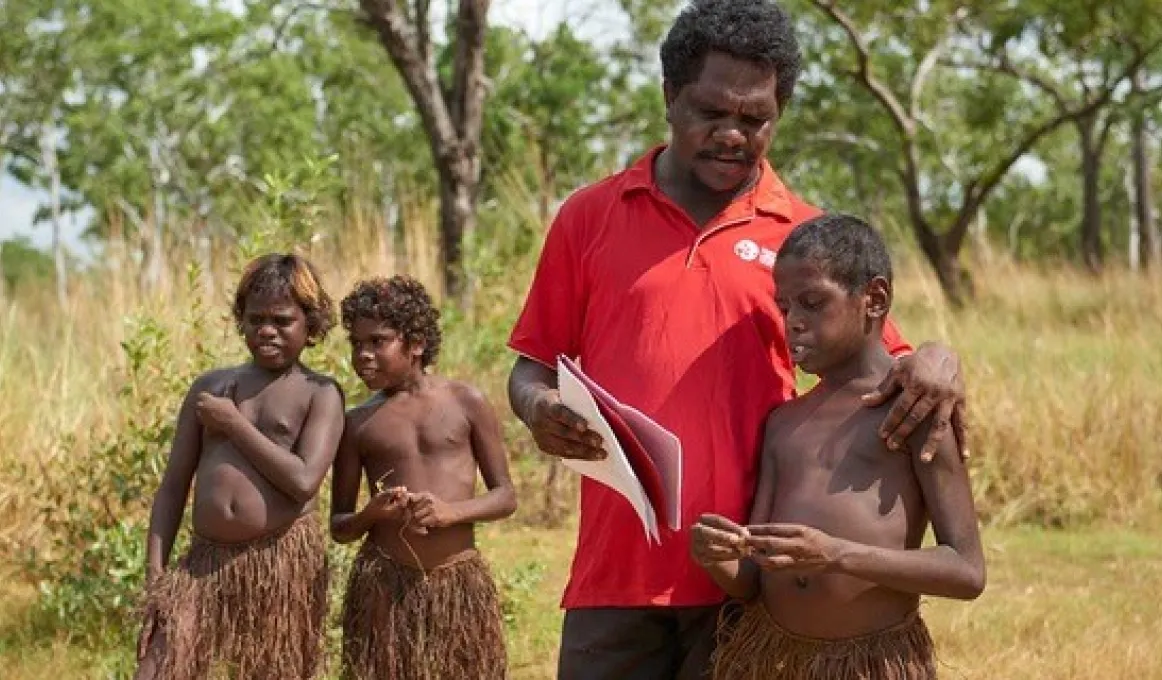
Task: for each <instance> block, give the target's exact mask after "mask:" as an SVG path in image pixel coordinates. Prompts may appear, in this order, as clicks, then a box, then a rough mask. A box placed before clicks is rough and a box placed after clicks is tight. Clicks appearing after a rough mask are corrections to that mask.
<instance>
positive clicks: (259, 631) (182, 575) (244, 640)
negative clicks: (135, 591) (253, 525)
mask: <svg viewBox="0 0 1162 680" xmlns="http://www.w3.org/2000/svg"><path fill="white" fill-rule="evenodd" d="M326 545H327V544H326V535H325V534H324V533H323V530H322V527H320V526H319V520H318V518H317V517H316V516H315V515H314V514H308V515H304V516H302V517H300V518H299V519H297V520H296V521H295V522H294V523H293V524H291V525H290V526H288V527H286V528H285V529H281V530H279V531H277V532H275V533H274V534H271V535H269V536H264V537H262V538H259V539H255V540H253V541H248V542H245V543H226V544H223V543H214V542H212V541H208V540H206V539H204V538H201V537H198V536H195V537H194V539H193V542H192V544H191V546H190V550H189V552H188V553H187V554H186V555H185V557H183V558H182V559H181V560H180V561H179V563H178V565H177V566H176V567H175V568H172V569H169V570H167V571H166V573H165V574H164V575H163V576H162V577H161V578H159V579H157V582H156V583H155V584H154V585H153V587H152V588H150V590H149V592H148V593H147V602H146V607H147V608H153V610H154V611H157V612H158V621H159V624H158V625H159V630H158V633H159V634H160V635H162V636H163V640H164V644H163V645H162V648H161V654H160V658H159V659H158V662H159V663H158V668H159V673H158V676H159V677H162V678H166V679H167V680H202V679H204V678H212V677H234V678H240V679H242V678H245V679H247V680H250V679H263V678H270V679H271V680H273V679H275V678H278V679H280V680H282V679H286V680H298V679H300V678H301V679H304V680H305V679H307V678H313V677H315V675H316V674H317V673H318V672H319V670H320V668H319V667H320V665H321V661H322V657H323V648H322V641H323V629H324V617H325V616H326V612H327V578H328V574H327V559H326Z"/></svg>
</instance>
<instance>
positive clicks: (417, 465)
mask: <svg viewBox="0 0 1162 680" xmlns="http://www.w3.org/2000/svg"><path fill="white" fill-rule="evenodd" d="M460 389H464V386H462V385H460V384H458V383H456V382H454V381H450V380H446V379H444V378H440V377H435V376H430V377H425V378H424V386H423V387H422V388H421V389H419V390H416V391H415V392H401V393H398V394H395V395H393V396H391V397H389V398H387V399H384V398H382V397H376V398H374V399H372V400H371V401H369V402H368V403H367V404H364V405H363V406H361V407H360V410H361V411H365V412H366V413H360V414H359V420H358V421H356V422H354V423H352V425H353V426H354V427H357V428H359V429H358V430H357V433H356V445H357V447H358V450H359V458H360V461H361V463H362V465H363V472H364V474H365V476H366V479H367V483H368V485H369V486H370V487H371V488H373V489H374V486H375V484H376V482H377V481H378V482H381V485H382V487H383V488H385V489H386V488H390V487H398V486H403V487H407V490H408V492H409V493H421V492H425V491H426V492H430V493H432V494H433V495H434V496H435V497H436V498H439V499H440V500H442V501H444V502H448V503H453V502H457V501H463V500H468V499H471V498H472V497H473V495H474V494H475V489H476V470H477V464H476V457H475V455H474V453H473V445H472V424H471V422H469V420H468V416H467V413H466V412H465V409H464V406H463V403H462V402H461V400H460V397H459V395H458V390H460ZM369 540H372V541H374V542H375V543H376V545H378V546H379V547H380V548H382V549H383V550H384V551H385V552H387V554H388V555H390V556H391V557H392V558H393V559H396V560H398V561H400V562H402V563H405V564H412V565H415V562H416V558H417V557H418V558H419V560H420V562H421V563H422V564H423V566H424V568H431V567H435V566H438V565H440V564H444V563H446V562H448V561H451V560H454V559H455V558H457V557H459V556H461V555H463V554H464V553H465V552H467V551H470V550H473V549H474V548H475V545H476V542H475V535H474V531H473V526H472V524H470V523H463V524H455V525H452V526H449V527H444V528H441V529H428V533H427V534H426V535H423V534H418V533H416V532H414V531H413V530H412V529H411V528H410V527H404V526H403V523H402V522H381V523H378V524H376V525H375V526H374V527H373V528H372V529H371V531H370V532H369ZM413 551H414V553H415V554H414V555H413Z"/></svg>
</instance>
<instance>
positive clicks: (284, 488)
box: [136, 254, 343, 680]
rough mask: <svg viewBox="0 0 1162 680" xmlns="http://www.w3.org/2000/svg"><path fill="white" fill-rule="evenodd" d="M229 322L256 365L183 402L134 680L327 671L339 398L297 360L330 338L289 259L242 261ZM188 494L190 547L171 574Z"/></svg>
mask: <svg viewBox="0 0 1162 680" xmlns="http://www.w3.org/2000/svg"><path fill="white" fill-rule="evenodd" d="M233 312H234V320H235V322H236V324H237V326H238V330H239V332H240V333H241V334H242V336H243V337H244V338H245V341H246V346H247V348H248V349H249V350H250V354H251V360H250V361H248V362H246V363H244V364H242V365H240V366H234V367H231V368H221V369H216V370H212V371H209V372H208V373H205V374H204V375H202V376H200V377H198V378H197V379H196V380H195V381H194V383H193V385H192V386H191V387H190V389H189V393H188V394H187V395H186V397H185V401H184V402H183V403H182V406H181V410H180V411H179V413H178V417H177V430H176V433H175V435H174V441H173V446H172V449H171V451H170V457H169V462H168V464H167V465H166V469H165V474H164V476H163V477H162V480H161V486H160V488H159V489H158V491H157V495H156V496H155V498H154V501H153V511H152V514H151V516H150V521H149V536H148V543H147V564H146V569H147V591H146V606H145V622H144V625H143V627H142V631H141V636H140V638H139V641H138V651H137V654H138V662H139V664H138V669H137V676H136V677H137V678H165V679H166V680H186V679H189V680H194V679H195V678H198V679H200V678H206V677H211V676H216V674H219V673H223V674H227V675H230V676H233V677H240V678H271V679H273V678H280V679H281V678H295V679H299V678H311V677H314V676H315V674H316V673H317V672H318V670H319V668H318V667H319V662H320V660H321V658H322V646H321V643H322V634H323V626H324V616H325V614H326V594H327V565H326V557H325V555H326V535H325V534H324V532H323V529H322V526H321V524H320V522H319V521H318V518H317V516H316V514H315V511H316V508H317V505H318V503H317V496H318V492H319V487H320V486H321V485H322V482H323V477H324V476H325V475H326V474H327V470H328V469H329V468H330V466H331V463H332V461H333V460H334V458H335V453H336V450H337V448H338V445H339V440H340V437H341V436H342V432H343V394H342V392H341V391H340V390H339V387H338V385H336V383H335V382H334V381H333V380H331V379H330V378H328V377H325V376H323V375H320V374H318V373H315V372H314V371H311V370H310V369H308V368H307V367H306V366H304V365H303V364H302V363H300V361H299V355H300V354H301V353H302V351H303V349H304V348H306V347H307V346H310V345H314V344H315V343H317V342H318V341H320V340H322V339H323V337H324V336H325V335H326V334H327V332H328V331H329V330H330V329H331V328H332V327H333V326H334V324H335V320H334V309H333V303H332V301H331V298H330V297H329V296H328V295H327V293H326V291H325V290H323V287H322V285H321V283H320V280H319V276H318V274H317V272H316V271H315V269H314V267H313V266H312V265H311V263H310V262H308V261H307V260H306V259H304V258H302V257H299V256H297V255H282V254H271V255H266V256H263V257H260V258H258V259H256V260H254V261H253V262H251V263H250V264H249V265H248V266H247V267H246V269H245V271H244V272H243V274H242V280H241V282H240V283H239V285H238V290H237V292H236V294H235V298H234V305H233ZM195 480H196V484H195V485H194V500H193V533H194V536H193V541H192V544H191V546H190V549H189V552H188V553H187V554H186V555H185V556H184V557H182V558H181V560H180V561H179V562H178V563H177V565H176V566H174V567H173V568H168V569H167V566H166V565H167V563H168V562H169V557H170V552H171V550H172V549H173V544H174V538H175V536H176V534H177V530H178V526H179V524H180V523H181V520H182V515H183V512H184V508H185V505H186V500H187V497H188V496H189V491H190V484H191V483H192V482H194V481H195Z"/></svg>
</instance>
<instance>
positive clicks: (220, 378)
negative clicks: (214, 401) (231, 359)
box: [190, 364, 246, 393]
mask: <svg viewBox="0 0 1162 680" xmlns="http://www.w3.org/2000/svg"><path fill="white" fill-rule="evenodd" d="M245 369H246V364H238V365H237V366H219V367H218V368H211V369H209V370H208V371H205V372H204V373H201V374H199V375H198V376H197V377H196V378H194V381H193V382H192V383H190V392H214V393H217V392H218V391H221V390H223V389H225V388H226V386H227V385H229V384H230V383H231V382H233V381H235V380H237V379H238V378H239V376H241V375H242V373H243V371H244V370H245Z"/></svg>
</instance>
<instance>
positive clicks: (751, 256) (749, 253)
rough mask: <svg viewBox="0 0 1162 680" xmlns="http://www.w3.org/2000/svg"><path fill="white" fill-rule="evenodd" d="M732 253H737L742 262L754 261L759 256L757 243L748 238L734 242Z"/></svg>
mask: <svg viewBox="0 0 1162 680" xmlns="http://www.w3.org/2000/svg"><path fill="white" fill-rule="evenodd" d="M734 254H735V255H738V257H739V258H740V259H741V260H742V261H743V262H754V261H755V260H756V259H758V256H759V244H757V243H755V242H754V241H752V240H750V239H749V238H744V239H743V240H741V241H739V242H738V243H736V244H734Z"/></svg>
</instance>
